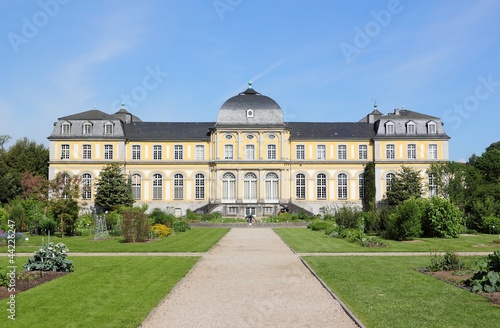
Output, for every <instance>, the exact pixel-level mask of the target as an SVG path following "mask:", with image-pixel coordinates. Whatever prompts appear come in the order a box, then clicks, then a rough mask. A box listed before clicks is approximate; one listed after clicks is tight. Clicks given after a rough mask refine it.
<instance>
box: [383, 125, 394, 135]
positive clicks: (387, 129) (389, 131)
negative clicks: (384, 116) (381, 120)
mask: <svg viewBox="0 0 500 328" xmlns="http://www.w3.org/2000/svg"><path fill="white" fill-rule="evenodd" d="M385 134H394V123H393V122H387V123H385Z"/></svg>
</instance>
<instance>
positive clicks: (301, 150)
mask: <svg viewBox="0 0 500 328" xmlns="http://www.w3.org/2000/svg"><path fill="white" fill-rule="evenodd" d="M295 154H296V155H295V156H296V157H297V159H306V147H305V146H304V145H297V146H295Z"/></svg>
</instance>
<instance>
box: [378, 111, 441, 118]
mask: <svg viewBox="0 0 500 328" xmlns="http://www.w3.org/2000/svg"><path fill="white" fill-rule="evenodd" d="M396 111H397V113H398V114H396V113H390V114H388V115H384V116H382V118H385V119H406V120H410V119H414V120H419V119H420V120H422V119H424V120H439V117H436V116H430V115H426V114H422V113H417V112H414V111H411V110H408V109H400V110H396Z"/></svg>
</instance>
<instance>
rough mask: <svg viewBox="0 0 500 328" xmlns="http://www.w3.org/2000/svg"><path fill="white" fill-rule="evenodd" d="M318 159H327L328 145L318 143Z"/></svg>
mask: <svg viewBox="0 0 500 328" xmlns="http://www.w3.org/2000/svg"><path fill="white" fill-rule="evenodd" d="M316 159H319V160H325V159H326V145H316Z"/></svg>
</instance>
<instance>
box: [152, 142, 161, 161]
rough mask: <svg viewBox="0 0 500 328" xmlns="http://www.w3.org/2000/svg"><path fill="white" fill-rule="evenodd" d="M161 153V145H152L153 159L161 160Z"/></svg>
mask: <svg viewBox="0 0 500 328" xmlns="http://www.w3.org/2000/svg"><path fill="white" fill-rule="evenodd" d="M162 153H163V147H162V146H161V145H153V159H154V160H157V161H159V160H161V159H162V156H161V155H162Z"/></svg>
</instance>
